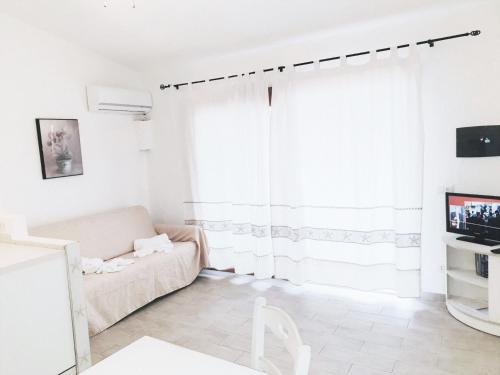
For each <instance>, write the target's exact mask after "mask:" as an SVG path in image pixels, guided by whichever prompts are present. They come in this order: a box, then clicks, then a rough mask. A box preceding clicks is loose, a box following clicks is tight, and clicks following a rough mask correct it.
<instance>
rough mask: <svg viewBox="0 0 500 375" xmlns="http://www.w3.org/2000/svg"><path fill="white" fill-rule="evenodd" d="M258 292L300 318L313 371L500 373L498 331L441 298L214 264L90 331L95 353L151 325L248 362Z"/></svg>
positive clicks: (276, 355) (285, 364)
mask: <svg viewBox="0 0 500 375" xmlns="http://www.w3.org/2000/svg"><path fill="white" fill-rule="evenodd" d="M257 296H264V297H266V299H267V301H268V304H269V305H275V306H278V307H281V308H283V309H284V310H285V311H287V312H288V313H289V314H290V316H291V317H292V318H293V320H294V321H295V322H296V324H297V326H298V328H299V331H300V332H301V334H302V339H303V341H304V343H306V344H309V345H311V348H312V357H311V367H310V371H309V375H383V374H394V375H461V374H466V375H492V374H494V375H500V355H498V354H500V338H497V337H494V336H491V335H487V334H484V333H482V332H479V331H476V330H474V329H471V328H469V327H467V326H465V325H464V324H462V323H460V322H458V321H457V320H455V319H454V318H452V317H451V316H450V315H449V314H448V313H447V311H446V307H445V304H444V303H443V302H440V301H428V300H423V299H398V298H396V297H392V296H387V295H377V294H371V293H370V294H368V293H357V292H356V293H354V294H352V295H351V294H350V292H349V291H346V290H339V289H338V288H326V287H316V286H314V287H309V286H300V287H299V286H294V285H292V284H290V283H288V282H286V281H283V280H274V279H273V280H256V279H254V278H253V277H251V276H238V275H234V274H229V273H224V272H216V271H204V272H203V273H202V274H201V275H200V277H198V278H197V279H196V281H195V282H194V283H193V284H192V285H190V286H188V287H186V288H183V289H181V290H179V291H177V292H175V293H172V294H170V295H168V296H165V297H163V298H160V299H158V300H156V301H154V302H152V303H151V304H149V305H147V306H145V307H143V308H141V309H139V310H138V311H136V312H135V313H133V314H131V315H130V316H128V317H127V318H125V319H123V320H122V321H120V322H118V323H117V324H115V325H114V326H113V327H110V328H109V329H107V330H106V331H104V332H102V333H101V334H99V335H97V336H95V337H93V338H91V352H92V360H93V362H94V363H96V362H99V361H101V360H102V359H104V358H106V357H107V356H109V355H111V354H113V353H114V352H116V351H117V350H119V349H121V348H123V347H124V346H126V345H128V344H130V343H131V342H133V341H135V340H137V339H138V338H140V337H142V336H144V335H148V336H152V337H156V338H159V339H161V340H165V341H168V342H172V343H175V344H177V345H181V346H185V347H187V348H190V349H192V350H196V351H200V352H204V353H206V354H209V355H212V356H215V357H219V358H222V359H225V360H228V361H233V362H235V363H239V364H242V365H244V366H250V350H251V335H252V314H253V304H254V301H255V298H256V297H257ZM266 340H267V341H266V356H268V357H269V359H271V360H272V361H274V362H275V363H276V364H277V365H279V366H280V367H282V368H283V370H284V375H286V374H289V373H290V371H291V367H292V363H291V359H290V357H289V355H288V353H287V352H286V351H285V350H284V347H283V346H282V345H281V343H280V342H279V341H278V340H276V339H274V338H273V339H271V338H269V335H266Z"/></svg>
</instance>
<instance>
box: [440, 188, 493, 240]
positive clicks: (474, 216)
mask: <svg viewBox="0 0 500 375" xmlns="http://www.w3.org/2000/svg"><path fill="white" fill-rule="evenodd" d="M446 216H447V231H448V232H453V233H460V234H465V235H468V236H474V237H477V238H483V239H489V240H492V241H497V242H500V197H494V196H489V195H473V194H456V193H446Z"/></svg>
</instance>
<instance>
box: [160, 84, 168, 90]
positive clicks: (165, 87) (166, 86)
mask: <svg viewBox="0 0 500 375" xmlns="http://www.w3.org/2000/svg"><path fill="white" fill-rule="evenodd" d="M169 87H170V85H164V84H163V83H162V84H161V85H160V90H165V89H168V88H169Z"/></svg>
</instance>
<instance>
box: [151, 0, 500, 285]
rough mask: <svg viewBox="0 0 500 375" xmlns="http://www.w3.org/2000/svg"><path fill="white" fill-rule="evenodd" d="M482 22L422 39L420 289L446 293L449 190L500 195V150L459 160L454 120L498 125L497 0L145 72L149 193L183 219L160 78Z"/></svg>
mask: <svg viewBox="0 0 500 375" xmlns="http://www.w3.org/2000/svg"><path fill="white" fill-rule="evenodd" d="M474 29H481V30H482V31H483V34H482V35H481V36H480V37H475V38H472V37H471V38H465V39H458V40H453V41H448V42H444V43H442V44H438V45H437V46H436V47H435V48H433V49H430V48H427V47H420V51H421V56H422V66H423V71H422V97H423V103H422V110H423V117H424V126H425V133H426V136H425V172H424V174H425V177H424V191H425V193H424V211H423V212H424V213H423V243H422V288H423V290H424V291H426V292H436V293H443V292H444V280H445V279H444V273H443V271H442V270H441V266H442V265H444V263H445V262H444V257H445V247H444V245H443V244H442V243H441V236H442V235H443V233H444V231H445V214H444V189H445V187H446V186H453V187H454V188H455V190H456V191H458V192H471V193H484V194H496V195H500V158H490V159H468V160H466V159H457V158H455V156H454V155H455V135H454V134H455V128H457V127H461V126H470V125H483V124H500V105H499V100H500V96H499V94H498V93H499V92H500V48H499V45H500V3H499V2H498V1H473V2H470V4H469V5H457V6H454V7H448V8H433V9H428V11H426V12H423V13H420V14H413V15H408V16H405V17H398V18H390V19H384V20H379V21H377V22H373V23H371V24H365V25H353V26H352V27H349V28H345V29H342V30H337V31H335V32H332V33H328V34H319V35H310V36H306V37H304V38H301V39H295V40H290V41H288V42H286V43H280V44H275V45H268V46H263V47H262V48H259V49H255V50H247V51H240V52H238V53H234V54H231V55H225V56H214V57H208V58H204V59H198V60H192V61H171V62H169V63H166V64H165V66H164V67H162V68H160V69H157V70H156V71H153V72H150V73H149V74H148V77H147V79H148V82H149V86H150V88H151V90H152V91H153V93H154V95H155V102H156V111H155V113H154V118H155V124H156V132H157V134H156V140H157V145H156V147H155V149H154V151H153V152H152V155H151V157H152V164H151V171H152V174H151V194H152V208H153V213H154V216H155V217H156V218H157V219H159V220H164V221H170V222H178V223H180V222H182V220H183V209H182V202H183V200H184V192H185V191H186V187H187V186H186V183H187V182H186V175H185V172H184V167H183V163H184V161H183V159H182V157H181V155H182V152H181V151H182V145H181V134H182V132H181V129H179V127H178V124H175V123H173V122H172V121H170V119H169V117H168V114H169V111H168V105H169V100H168V96H169V95H175V91H174V90H172V92H169V93H166V92H163V93H162V92H160V91H159V89H158V86H159V84H160V83H175V82H184V81H186V80H197V79H203V78H210V77H217V76H219V75H228V74H232V73H241V72H246V71H251V70H254V69H256V68H267V67H273V66H277V65H281V64H290V63H294V62H300V61H307V60H311V59H318V58H324V57H330V56H337V55H339V54H342V53H350V52H356V51H359V50H366V49H370V48H371V49H374V48H379V47H385V46H390V45H394V44H399V43H405V42H408V41H416V40H422V39H427V38H431V37H439V36H444V35H450V34H457V33H462V32H468V31H471V30H474Z"/></svg>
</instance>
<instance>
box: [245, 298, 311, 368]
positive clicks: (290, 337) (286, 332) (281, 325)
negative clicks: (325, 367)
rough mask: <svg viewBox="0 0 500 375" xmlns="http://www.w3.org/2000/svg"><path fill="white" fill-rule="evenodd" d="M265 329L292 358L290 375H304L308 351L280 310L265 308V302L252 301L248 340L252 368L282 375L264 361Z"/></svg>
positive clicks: (308, 348)
mask: <svg viewBox="0 0 500 375" xmlns="http://www.w3.org/2000/svg"><path fill="white" fill-rule="evenodd" d="M266 327H268V328H269V329H270V330H271V332H272V333H273V334H274V335H275V336H276V337H277V338H278V339H280V340H282V341H283V344H284V345H285V348H286V349H287V350H288V352H289V353H290V355H291V356H292V358H293V361H294V363H293V374H294V375H307V373H308V372H309V362H310V361H311V347H310V346H308V345H304V344H303V343H302V339H301V338H300V334H299V331H298V329H297V326H296V325H295V323H294V322H293V320H292V318H290V315H288V314H287V313H286V312H284V311H283V310H281V309H280V308H277V307H273V306H267V305H266V299H265V298H263V297H258V298H257V299H256V300H255V306H254V313H253V336H252V368H253V369H255V370H260V371H264V372H265V373H266V374H269V375H282V373H281V371H280V370H279V369H278V368H277V367H276V365H274V364H273V363H272V362H271V361H270V360H268V359H267V358H265V357H264V336H265V332H266Z"/></svg>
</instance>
